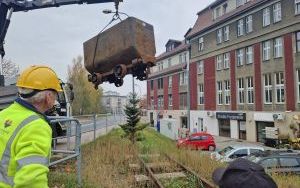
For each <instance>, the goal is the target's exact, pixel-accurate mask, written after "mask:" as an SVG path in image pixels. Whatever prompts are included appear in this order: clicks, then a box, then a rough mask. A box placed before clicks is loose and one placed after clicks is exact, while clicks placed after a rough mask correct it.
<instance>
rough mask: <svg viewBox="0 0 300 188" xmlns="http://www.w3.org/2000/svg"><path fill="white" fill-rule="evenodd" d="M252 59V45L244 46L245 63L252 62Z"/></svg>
mask: <svg viewBox="0 0 300 188" xmlns="http://www.w3.org/2000/svg"><path fill="white" fill-rule="evenodd" d="M253 60H254V58H253V47H252V46H249V47H247V48H246V64H252V63H253Z"/></svg>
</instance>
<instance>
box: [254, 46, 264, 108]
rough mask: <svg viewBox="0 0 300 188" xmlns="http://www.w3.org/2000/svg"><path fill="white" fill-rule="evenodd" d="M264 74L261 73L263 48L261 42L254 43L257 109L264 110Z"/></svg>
mask: <svg viewBox="0 0 300 188" xmlns="http://www.w3.org/2000/svg"><path fill="white" fill-rule="evenodd" d="M261 79H262V75H261V49H260V43H257V44H255V45H254V92H255V93H254V94H255V97H254V99H255V110H256V111H262V104H263V100H262V93H263V92H262V86H261V84H262V80H261Z"/></svg>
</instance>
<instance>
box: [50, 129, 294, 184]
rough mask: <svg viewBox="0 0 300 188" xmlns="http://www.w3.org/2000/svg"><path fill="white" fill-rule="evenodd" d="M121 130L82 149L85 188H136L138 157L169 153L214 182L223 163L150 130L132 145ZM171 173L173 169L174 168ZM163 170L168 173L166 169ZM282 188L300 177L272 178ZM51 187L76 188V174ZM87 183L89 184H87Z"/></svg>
mask: <svg viewBox="0 0 300 188" xmlns="http://www.w3.org/2000/svg"><path fill="white" fill-rule="evenodd" d="M122 134H123V132H122V130H121V129H115V130H113V131H112V132H110V133H109V134H108V135H106V136H102V137H100V138H98V139H97V140H96V141H95V142H94V143H90V144H86V145H84V146H83V147H82V167H83V168H82V176H83V180H84V181H83V182H84V183H83V187H84V188H93V187H97V188H98V187H100V188H101V187H105V188H123V187H124V188H131V187H136V186H135V182H134V179H133V175H134V174H135V172H134V171H133V170H132V169H130V168H129V164H138V153H142V154H161V156H163V154H164V153H168V155H169V156H171V157H172V158H174V159H176V160H177V161H179V162H180V163H182V164H183V165H185V166H187V167H189V168H190V169H192V170H193V171H195V172H196V173H197V174H199V176H201V177H203V178H206V179H207V180H209V181H211V182H212V179H211V174H212V172H213V171H214V169H215V168H217V167H222V166H225V164H223V163H219V162H217V161H214V160H211V159H210V156H209V155H207V153H206V152H202V151H190V150H185V149H178V148H176V144H175V142H174V141H172V140H170V139H168V138H167V137H164V136H162V135H160V134H158V133H157V132H156V131H154V130H152V129H150V128H148V129H146V130H144V131H143V132H142V133H141V134H142V135H140V136H141V137H142V138H143V139H141V141H140V142H137V143H136V145H133V144H132V143H131V142H130V141H129V140H128V139H125V138H122ZM145 159H146V160H147V162H164V161H163V157H159V156H158V157H154V158H150V157H145ZM171 169H174V168H172V167H171ZM164 170H168V169H167V168H166V169H164ZM272 177H273V179H274V180H275V181H276V183H277V184H278V187H280V188H296V187H297V188H298V187H299V185H300V177H299V176H291V175H288V176H279V175H272ZM49 180H50V183H49V186H50V187H55V186H57V188H62V187H63V188H71V187H72V188H73V187H76V176H75V174H69V175H66V174H63V173H57V172H52V173H50V175H49ZM87 182H88V183H87ZM165 183H166V185H167V186H166V187H169V188H176V187H191V188H192V187H196V186H194V185H195V183H198V185H199V182H196V179H195V177H194V178H193V177H192V176H188V181H186V180H182V179H180V178H177V179H176V178H175V179H173V180H172V181H169V180H168V181H167V182H165Z"/></svg>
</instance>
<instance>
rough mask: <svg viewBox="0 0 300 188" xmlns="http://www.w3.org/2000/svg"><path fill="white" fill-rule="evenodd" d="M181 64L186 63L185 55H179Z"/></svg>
mask: <svg viewBox="0 0 300 188" xmlns="http://www.w3.org/2000/svg"><path fill="white" fill-rule="evenodd" d="M181 63H186V53H184V54H181Z"/></svg>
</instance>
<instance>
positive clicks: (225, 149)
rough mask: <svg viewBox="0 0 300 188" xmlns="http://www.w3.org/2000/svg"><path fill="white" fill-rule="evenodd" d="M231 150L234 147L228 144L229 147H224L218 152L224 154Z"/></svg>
mask: <svg viewBox="0 0 300 188" xmlns="http://www.w3.org/2000/svg"><path fill="white" fill-rule="evenodd" d="M231 150H233V147H231V146H228V147H226V148H224V149H222V150H221V151H219V152H218V153H219V154H220V155H222V156H224V155H225V154H226V153H228V152H230V151H231Z"/></svg>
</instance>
